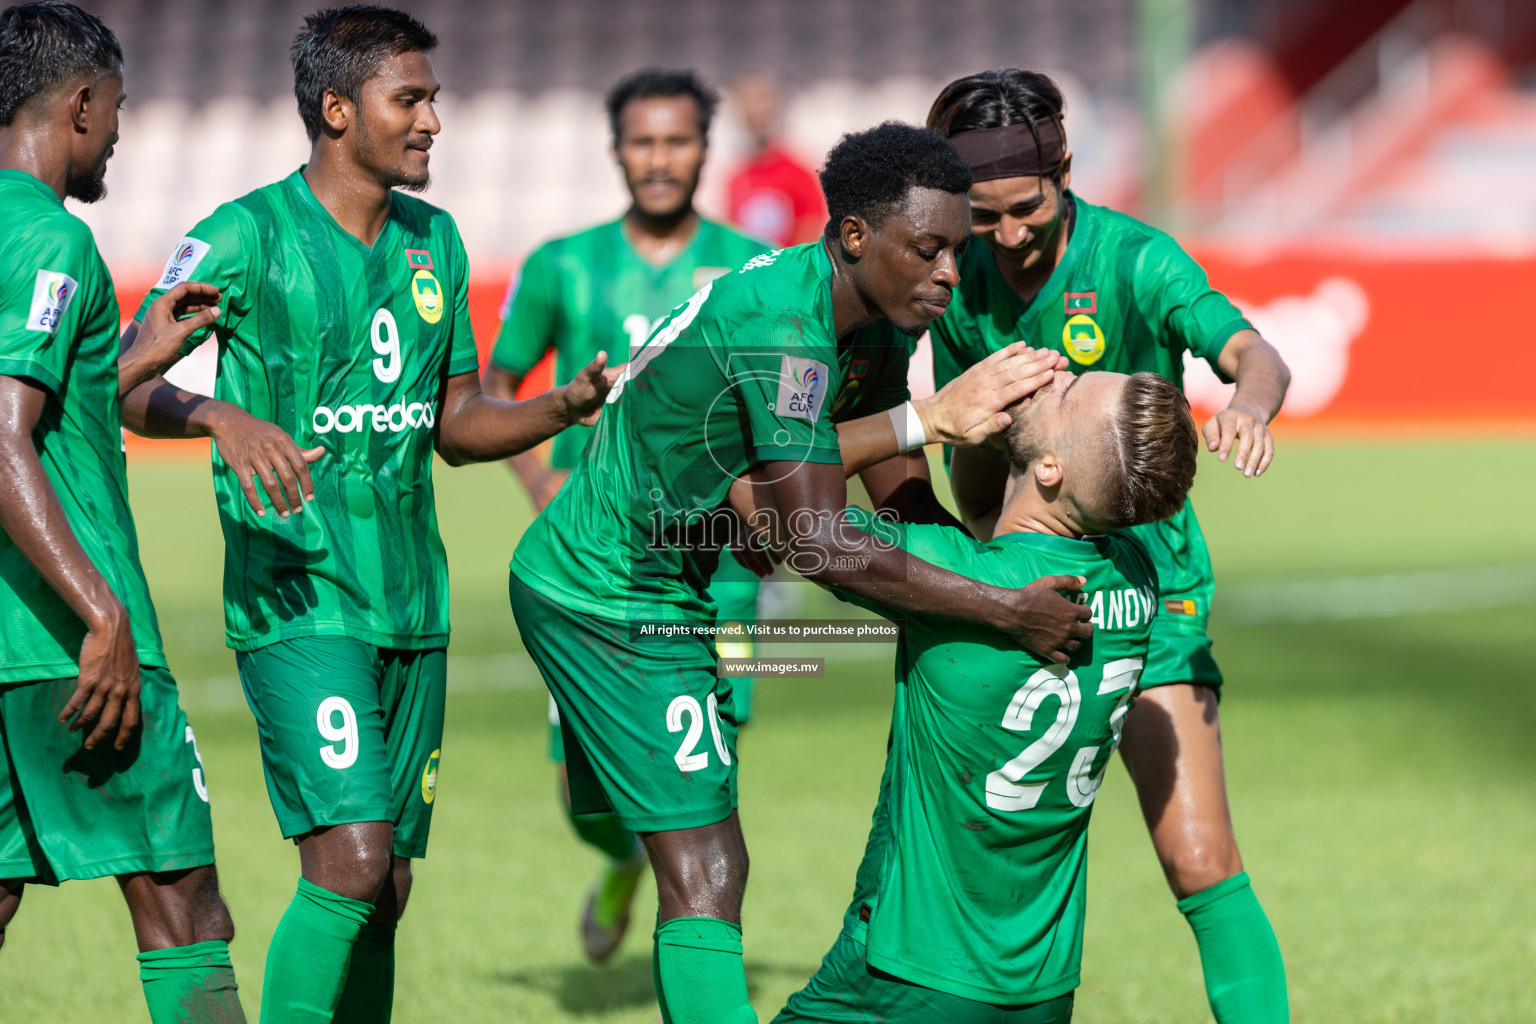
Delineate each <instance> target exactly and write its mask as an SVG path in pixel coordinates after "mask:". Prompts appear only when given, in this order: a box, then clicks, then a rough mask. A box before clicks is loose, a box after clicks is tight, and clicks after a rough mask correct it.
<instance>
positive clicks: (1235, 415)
mask: <svg viewBox="0 0 1536 1024" xmlns="http://www.w3.org/2000/svg"><path fill="white" fill-rule="evenodd" d="M1201 433H1202V434H1203V435H1205V446H1206V448H1208V449H1209V450H1210V451H1213V452H1216V453H1218V456H1219V457H1220V459H1221V461H1222V462H1226V461H1227V456H1228V455H1231V456H1233V460H1232V463H1233V465H1234V466H1236V467H1237V469H1238V471H1239V472H1241V473H1242V474H1243V476H1259V475H1260V474H1262V473H1263V472H1264V471H1265V470H1266V469H1268V468H1269V462H1270V460H1271V459H1273V458H1274V457H1275V436H1274V435H1273V434H1271V433H1270V432H1269V425H1268V424H1267V423H1265V422H1264V417H1263V416H1259V415H1257V414H1255V413H1252V412H1249V411H1248V410H1247V409H1243V408H1239V407H1237V406H1231V405H1229V406H1227V407H1226V408H1225V409H1223V410H1221V412H1219V413H1217V414H1216V415H1215V416H1212V417H1211V418H1210V419H1208V420H1206V421H1205V427H1204V428H1203V429H1202V430H1201Z"/></svg>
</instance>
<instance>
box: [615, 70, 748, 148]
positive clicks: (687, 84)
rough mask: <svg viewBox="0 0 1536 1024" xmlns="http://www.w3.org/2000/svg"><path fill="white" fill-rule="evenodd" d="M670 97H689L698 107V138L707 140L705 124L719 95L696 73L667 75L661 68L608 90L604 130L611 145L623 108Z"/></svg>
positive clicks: (623, 80)
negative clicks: (606, 124) (641, 101)
mask: <svg viewBox="0 0 1536 1024" xmlns="http://www.w3.org/2000/svg"><path fill="white" fill-rule="evenodd" d="M673 96H692V97H693V98H694V99H695V100H697V101H698V104H699V134H700V135H702V136H704V139H705V140H706V141H708V139H709V122H710V121H712V120H713V119H714V116H715V108H716V107H717V106H719V105H720V94H719V93H717V92H715V90H713V89H711V88H710V87H709V86H708V85H707V84H705V82H704V79H702V78H700V77H699V75H698V72H696V71H694V70H693V69H691V68H689V69H687V70H684V71H668V70H666V69H665V68H642V69H641V70H639V71H636V72H635V73H634V74H632V75H625V76H624V77H623V78H621V79H619V81H618V82H616V83H614V86H613V88H612V89H609V90H608V98H607V100H605V101H604V103H605V106H607V108H608V127H609V129H610V130H611V131H612V132H613V141H614V142H615V143H617V142H618V141H619V128H620V127H621V125H622V122H621V121H620V119H619V117H620V115H621V114H622V113H623V112H624V107H625V105H626V104H628V103H630V102H631V101H633V100H655V99H669V98H671V97H673Z"/></svg>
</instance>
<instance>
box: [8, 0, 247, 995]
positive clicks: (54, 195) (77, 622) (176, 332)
mask: <svg viewBox="0 0 1536 1024" xmlns="http://www.w3.org/2000/svg"><path fill="white" fill-rule="evenodd" d="M122 63H123V54H122V50H121V49H120V47H119V46H118V42H117V39H116V38H115V37H114V36H113V34H112V32H111V30H109V29H108V28H107V27H106V26H105V25H103V24H102V23H101V21H100V20H98V19H97V18H96V17H95V16H94V15H91V14H88V13H86V12H85V11H83V10H81V9H80V8H78V7H75V6H74V5H72V4H68V3H33V4H23V5H19V6H15V7H9V8H6V9H5V10H4V11H3V12H0V211H3V213H0V248H3V249H4V251H5V254H6V258H5V264H4V269H3V270H0V476H3V479H4V480H5V486H4V487H3V488H0V619H3V621H4V622H5V627H4V629H3V631H0V943H3V942H4V938H5V927H6V925H7V924H8V923H9V922H10V920H11V918H12V917H13V916H14V915H15V913H16V912H17V909H18V907H19V905H20V902H21V897H22V893H23V891H24V888H25V885H26V883H28V882H36V883H40V884H43V885H57V884H59V883H60V882H61V881H64V880H66V879H72V878H100V877H103V876H105V875H115V876H117V880H118V884H119V885H120V886H121V887H122V891H123V896H124V898H125V899H126V901H127V904H128V911H129V913H130V914H131V915H132V917H133V927H134V935H135V938H136V939H137V941H138V947H139V964H140V968H139V976H140V979H141V980H142V982H143V986H144V996H145V999H146V1001H147V1002H148V1004H149V1014H150V1019H151V1020H153V1021H154V1022H155V1024H172V1022H184V1021H243V1020H244V1019H245V1017H244V1015H243V1013H242V1012H241V1009H240V1002H239V998H238V996H237V994H236V991H235V975H234V968H233V966H232V965H231V963H230V959H229V941H230V939H232V938H233V937H234V923H233V922H232V921H231V920H230V916H229V909H228V908H227V907H226V906H225V905H224V901H223V899H222V898H220V896H219V887H218V876H217V873H216V871H215V868H214V863H213V860H214V858H213V823H212V820H211V818H210V817H209V807H208V781H207V779H206V778H205V776H204V774H203V767H202V760H201V758H200V757H199V756H198V753H197V742H196V740H195V739H194V738H193V735H192V727H191V726H190V725H189V724H187V717H186V715H185V714H183V713H182V710H181V708H180V707H179V706H178V704H177V697H176V682H175V680H174V679H173V678H172V677H171V674H170V671H169V670H168V669H167V668H166V659H165V652H164V649H163V647H162V645H161V642H160V629H159V626H158V624H157V622H156V620H155V610H154V606H153V605H152V604H151V603H150V597H149V587H148V584H147V583H146V582H145V579H144V570H143V568H142V567H141V566H140V564H139V552H138V539H137V535H136V533H135V530H134V524H133V516H132V513H131V512H130V511H129V507H128V480H127V466H126V464H125V461H124V457H123V453H122V433H121V422H122V419H121V397H120V396H121V394H122V393H123V391H124V390H125V389H127V388H131V387H133V386H134V385H135V384H137V383H139V382H140V381H142V380H144V379H145V378H146V377H147V376H148V375H149V374H151V373H157V372H158V371H159V370H161V369H163V368H164V367H165V366H168V365H170V363H171V362H172V361H174V360H175V359H176V358H177V356H178V353H179V350H180V348H181V345H182V343H183V342H184V341H185V340H186V338H187V337H188V336H189V335H190V334H191V333H192V332H193V331H194V330H195V329H198V328H201V327H206V326H207V325H208V324H209V323H211V322H212V321H213V320H214V318H215V317H216V316H218V314H219V310H218V308H217V307H216V306H214V305H213V303H214V302H216V301H217V300H218V298H219V296H218V292H217V291H216V290H215V289H214V288H211V287H208V286H206V285H181V286H179V287H177V288H174V289H172V290H171V291H170V292H168V293H167V294H166V295H164V296H162V297H161V298H160V299H159V300H158V301H157V302H155V303H154V304H153V305H152V306H151V307H150V308H149V309H148V310H147V311H146V316H145V327H144V331H143V332H142V334H141V336H140V339H139V343H138V344H137V345H136V346H135V347H134V348H133V350H132V351H131V352H129V353H126V354H123V355H122V357H121V360H120V359H119V352H118V336H117V335H118V327H119V319H118V317H119V314H118V309H117V298H116V295H115V293H114V292H113V289H112V277H111V275H110V274H109V273H108V272H107V267H106V264H105V263H104V262H103V261H102V258H101V255H100V254H99V253H98V252H97V250H96V243H95V240H94V239H93V238H92V237H91V231H90V229H89V228H88V227H86V226H85V224H84V223H83V222H82V221H80V220H79V219H78V218H77V217H75V216H74V215H72V214H71V213H69V212H68V211H67V210H65V208H64V199H65V197H66V196H67V197H72V198H74V199H77V200H80V201H81V202H86V203H91V202H95V201H97V200H99V199H101V198H102V197H103V196H104V195H105V193H106V186H105V183H104V180H103V179H104V175H105V174H106V165H107V159H108V158H109V157H110V156H111V155H112V148H113V145H114V144H115V143H116V142H117V127H118V116H117V111H118V106H119V104H120V103H121V102H122V100H123V68H122ZM189 314H190V315H189Z"/></svg>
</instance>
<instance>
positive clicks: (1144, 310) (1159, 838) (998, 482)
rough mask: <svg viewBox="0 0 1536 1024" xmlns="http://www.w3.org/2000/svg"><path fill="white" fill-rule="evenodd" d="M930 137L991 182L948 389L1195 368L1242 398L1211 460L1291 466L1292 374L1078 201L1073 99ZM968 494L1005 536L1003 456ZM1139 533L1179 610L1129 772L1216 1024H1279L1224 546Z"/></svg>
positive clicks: (1182, 533) (973, 104)
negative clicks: (1237, 707) (1236, 801)
mask: <svg viewBox="0 0 1536 1024" xmlns="http://www.w3.org/2000/svg"><path fill="white" fill-rule="evenodd" d="M928 121H929V125H930V127H933V128H935V129H936V130H938V131H939V132H941V133H943V134H944V135H945V136H946V137H948V138H950V139H951V140H952V141H953V142H954V143H955V145H956V148H958V149H959V150H960V152H961V153H962V155H964V156H965V157H966V160H967V163H969V164H970V166H971V170H972V173H973V175H974V176H975V179H976V182H975V184H974V185H973V186H972V188H971V193H970V195H971V218H972V230H973V231H974V233H975V235H976V241H977V242H978V243H982V244H976V245H972V246H971V247H970V249H969V250H968V251H967V253H966V256H965V259H964V260H963V261H962V263H961V268H960V281H959V284H958V286H957V288H956V290H955V298H954V301H953V302H952V303H951V304H950V306H949V309H948V310H947V311H946V313H945V315H944V316H943V317H941V318H940V319H938V320H935V321H934V324H933V330H932V338H933V352H934V378H935V380H936V382H937V383H940V384H942V383H943V382H944V381H945V380H948V379H950V378H952V377H954V376H956V375H957V374H960V373H962V372H964V371H965V369H966V368H967V367H969V366H970V365H971V364H973V363H974V362H976V361H977V360H979V359H983V358H986V356H987V355H988V354H989V353H990V352H993V351H995V350H997V349H999V348H1002V347H1005V346H1007V345H1010V344H1015V343H1017V342H1019V341H1023V342H1025V343H1027V344H1030V345H1033V346H1036V347H1040V348H1054V349H1057V350H1058V351H1061V352H1063V353H1064V354H1065V355H1066V356H1068V357H1069V358H1070V359H1071V360H1072V362H1073V363H1074V364H1076V365H1078V366H1082V367H1092V368H1094V369H1103V370H1115V371H1121V372H1125V373H1133V372H1137V371H1150V372H1153V373H1157V374H1160V375H1162V376H1163V377H1165V378H1167V379H1168V380H1170V381H1172V382H1173V383H1174V384H1179V383H1181V380H1182V376H1183V360H1184V358H1185V357H1186V355H1192V356H1195V357H1198V358H1201V359H1204V360H1206V361H1207V362H1208V363H1209V364H1210V365H1211V366H1212V368H1214V369H1215V370H1216V372H1217V373H1219V374H1220V375H1221V376H1222V378H1223V379H1225V380H1230V381H1235V382H1236V384H1237V389H1236V392H1235V393H1234V394H1233V396H1232V399H1231V401H1230V402H1229V403H1228V405H1227V408H1225V409H1223V410H1222V411H1221V412H1219V413H1217V414H1216V415H1215V416H1213V417H1211V419H1210V420H1209V421H1207V422H1206V424H1205V426H1204V429H1203V434H1204V438H1205V443H1206V447H1207V448H1209V449H1210V450H1211V451H1213V452H1218V453H1219V455H1220V458H1221V459H1222V460H1223V461H1225V460H1227V459H1228V458H1229V457H1230V458H1231V459H1232V462H1233V464H1234V465H1235V466H1236V468H1237V469H1238V470H1239V471H1240V472H1241V473H1242V474H1243V475H1244V476H1245V477H1257V476H1258V475H1259V474H1261V473H1263V472H1264V470H1265V469H1266V468H1267V467H1268V466H1269V462H1270V459H1271V457H1272V456H1273V454H1274V440H1273V438H1272V436H1271V435H1270V432H1269V428H1268V426H1267V424H1268V422H1269V421H1270V420H1271V419H1272V418H1274V416H1275V414H1276V413H1278V412H1279V411H1280V405H1281V402H1282V401H1283V400H1284V398H1285V392H1286V387H1287V385H1288V383H1289V381H1290V373H1289V371H1288V370H1287V369H1286V366H1285V363H1284V361H1283V360H1282V359H1281V358H1280V356H1279V354H1278V353H1277V352H1276V351H1275V350H1274V348H1273V347H1271V346H1270V345H1269V344H1268V343H1267V342H1266V341H1265V340H1264V339H1263V338H1262V337H1260V336H1259V334H1258V332H1257V331H1255V330H1254V329H1253V326H1252V325H1251V324H1249V323H1248V321H1247V320H1245V319H1244V318H1243V316H1242V314H1241V313H1240V312H1238V310H1237V309H1236V308H1235V307H1234V306H1233V305H1232V303H1231V302H1230V301H1228V299H1227V297H1226V296H1224V295H1222V294H1221V293H1220V292H1218V291H1216V290H1215V289H1213V288H1212V287H1211V286H1210V284H1209V282H1208V281H1207V280H1206V275H1205V272H1204V271H1203V270H1202V269H1201V268H1200V265H1199V264H1198V263H1196V262H1195V261H1194V260H1193V259H1191V258H1190V257H1189V256H1188V255H1187V254H1186V253H1185V252H1184V250H1183V249H1181V248H1180V247H1179V245H1178V243H1177V242H1175V241H1174V240H1173V239H1172V238H1170V237H1168V236H1167V235H1166V234H1164V233H1162V232H1161V231H1158V230H1157V229H1155V228H1152V227H1149V226H1147V225H1145V224H1142V223H1141V222H1139V221H1137V220H1135V219H1133V218H1131V217H1127V216H1126V215H1124V214H1121V213H1117V212H1115V211H1113V210H1107V209H1104V208H1102V207H1097V206H1093V205H1091V204H1089V203H1086V202H1084V201H1083V200H1082V199H1080V198H1079V197H1078V196H1076V195H1075V194H1074V193H1073V192H1072V191H1071V190H1070V186H1071V183H1072V154H1071V152H1070V150H1069V149H1068V147H1067V136H1066V130H1065V127H1064V124H1063V121H1062V97H1061V92H1060V90H1059V89H1057V87H1056V85H1055V83H1054V82H1052V81H1051V80H1050V79H1049V78H1047V77H1046V76H1045V75H1041V74H1038V73H1035V72H1031V71H1022V70H1018V69H1008V70H1002V71H987V72H982V73H980V74H976V75H971V76H969V77H967V78H962V79H960V80H958V81H955V82H952V83H951V84H950V85H948V86H946V87H945V89H944V91H943V92H942V93H941V94H940V95H939V97H938V99H936V100H935V101H934V104H933V109H932V110H931V111H930V112H929V116H928ZM951 480H952V484H953V487H954V493H955V500H956V502H957V504H958V505H959V506H960V510H961V513H962V514H963V515H964V516H965V517H966V520H967V523H968V524H969V525H970V526H971V528H972V532H973V533H975V534H976V536H977V537H978V538H982V539H985V538H986V537H990V536H991V529H992V527H991V521H992V519H993V518H994V517H995V516H996V514H997V508H998V506H999V504H1000V503H1001V501H1002V499H1003V494H1004V486H1005V483H1006V481H1007V480H1008V468H1007V465H1006V463H1005V462H1004V461H1003V460H1002V459H1001V458H1000V457H999V456H998V455H997V453H995V452H992V451H989V450H977V449H973V450H966V451H957V452H956V453H955V457H954V461H953V463H952V465H951ZM1136 533H1137V535H1138V536H1139V537H1140V539H1141V540H1142V542H1143V543H1144V544H1145V545H1146V546H1147V550H1148V551H1150V552H1151V554H1152V559H1153V562H1154V563H1155V564H1156V566H1157V571H1158V577H1159V580H1160V583H1161V588H1162V589H1161V591H1160V593H1159V599H1160V602H1161V605H1162V608H1161V611H1160V613H1159V615H1158V617H1157V620H1156V622H1155V623H1154V624H1153V628H1152V647H1151V653H1150V655H1149V657H1148V661H1147V668H1146V672H1145V674H1144V675H1143V676H1142V687H1143V688H1144V689H1145V690H1146V691H1147V692H1146V696H1145V697H1144V698H1143V701H1142V703H1143V710H1142V711H1141V712H1140V713H1138V714H1137V715H1136V716H1135V717H1134V719H1133V721H1132V723H1131V724H1130V725H1129V727H1128V728H1127V730H1126V734H1125V743H1124V745H1123V746H1122V747H1121V756H1122V758H1123V759H1124V761H1125V765H1126V767H1127V769H1129V771H1130V775H1131V779H1132V781H1133V782H1134V783H1135V784H1136V791H1137V795H1138V797H1139V798H1140V800H1141V807H1142V813H1143V815H1144V816H1145V818H1146V822H1147V828H1148V830H1149V831H1150V832H1151V834H1152V842H1153V845H1154V846H1155V847H1156V850H1157V854H1158V857H1159V859H1160V860H1161V861H1162V864H1163V870H1164V872H1165V874H1166V875H1167V878H1168V883H1169V886H1170V887H1171V888H1172V889H1173V892H1174V895H1175V896H1176V897H1177V899H1178V900H1179V909H1180V911H1182V912H1183V913H1184V915H1185V917H1186V918H1187V920H1188V921H1189V925H1190V927H1191V929H1192V930H1193V931H1194V933H1195V938H1196V941H1197V943H1198V945H1199V947H1200V959H1201V964H1202V966H1203V968H1204V972H1205V986H1206V994H1207V996H1208V997H1209V1000H1210V1004H1211V1010H1212V1012H1213V1013H1214V1014H1215V1016H1216V1019H1217V1020H1218V1021H1220V1022H1221V1024H1259V1022H1262V1024H1275V1022H1281V1021H1284V1020H1286V1018H1287V1016H1288V1009H1287V996H1286V985H1285V964H1284V962H1283V960H1282V958H1281V954H1280V948H1279V945H1278V944H1277V943H1276V941H1275V934H1274V931H1273V929H1272V928H1271V927H1270V923H1269V919H1268V917H1267V916H1266V915H1265V913H1264V909H1263V907H1262V906H1261V905H1260V904H1259V901H1258V898H1257V897H1256V896H1255V894H1254V892H1253V889H1252V888H1251V887H1250V886H1249V883H1248V876H1247V873H1246V872H1244V870H1243V862H1242V857H1241V856H1240V854H1239V853H1238V847H1237V839H1236V838H1235V836H1234V834H1233V831H1232V819H1231V815H1230V813H1229V812H1228V805H1227V791H1226V780H1225V774H1224V770H1223V767H1222V753H1221V728H1220V719H1219V716H1218V712H1217V706H1218V701H1219V698H1220V693H1221V685H1222V675H1221V670H1220V669H1219V668H1218V667H1217V665H1216V661H1215V659H1214V658H1213V657H1212V655H1211V640H1210V636H1209V634H1208V632H1207V629H1206V621H1207V617H1208V616H1209V614H1210V610H1211V598H1212V595H1213V593H1214V590H1215V582H1214V578H1213V575H1212V571H1211V562H1210V556H1209V554H1208V553H1207V551H1206V545H1205V538H1204V537H1203V536H1202V534H1201V532H1200V524H1199V522H1198V520H1197V519H1196V518H1195V512H1194V509H1193V507H1190V506H1188V505H1186V506H1185V507H1184V508H1183V509H1182V510H1180V511H1179V512H1178V513H1177V514H1176V515H1174V516H1172V517H1171V518H1169V519H1168V520H1167V521H1165V522H1157V523H1151V524H1147V525H1144V526H1138V527H1137V528H1136Z"/></svg>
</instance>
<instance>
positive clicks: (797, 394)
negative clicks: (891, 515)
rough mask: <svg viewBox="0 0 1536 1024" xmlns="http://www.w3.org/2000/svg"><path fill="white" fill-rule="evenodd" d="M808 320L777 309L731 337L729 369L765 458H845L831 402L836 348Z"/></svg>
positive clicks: (757, 446) (825, 460)
mask: <svg viewBox="0 0 1536 1024" xmlns="http://www.w3.org/2000/svg"><path fill="white" fill-rule="evenodd" d="M804 324H805V318H804V317H803V315H801V314H799V313H797V312H795V311H793V310H773V311H770V312H766V313H763V314H762V315H760V316H757V317H755V318H753V319H752V320H750V321H749V322H748V323H747V324H746V325H744V326H743V327H741V328H739V329H738V330H737V333H736V335H735V337H734V338H733V339H732V344H731V347H730V350H729V355H728V358H729V360H730V362H729V365H728V367H727V373H728V374H729V377H730V379H731V382H732V386H733V387H734V388H735V389H736V390H737V393H738V396H739V398H740V400H741V404H742V408H743V410H744V411H745V414H746V420H747V426H748V432H749V434H750V442H751V443H750V445H749V447H750V448H751V450H752V451H753V453H754V454H755V455H756V457H757V458H758V459H759V460H761V461H763V462H820V463H840V462H842V460H843V457H842V453H841V451H840V450H839V448H838V443H837V428H836V427H835V426H834V425H833V421H832V403H831V402H830V401H829V399H830V397H831V391H832V375H833V374H834V373H836V372H838V364H837V349H836V347H835V345H834V343H832V342H831V341H830V340H823V339H822V338H820V337H816V336H811V335H808V334H807V333H806V332H805V327H804Z"/></svg>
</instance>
